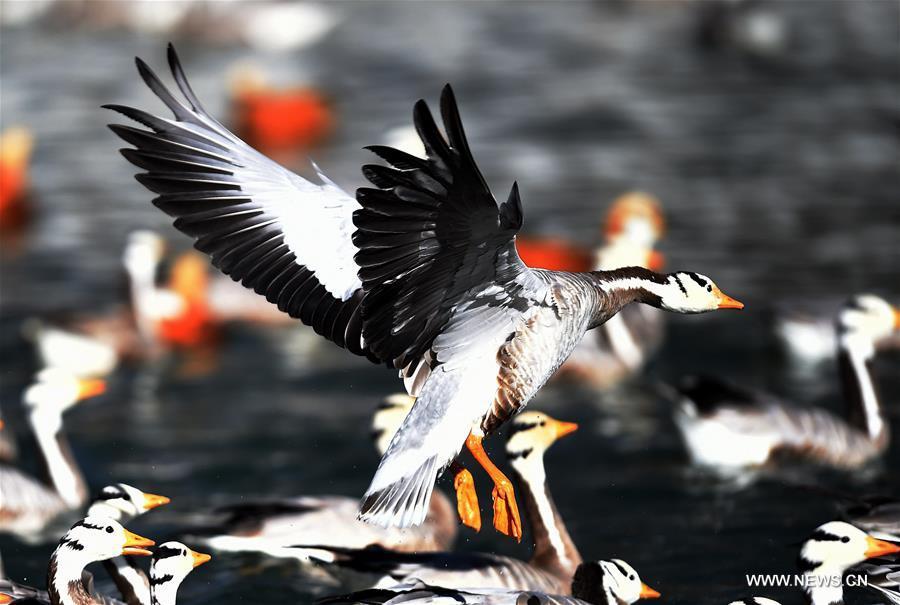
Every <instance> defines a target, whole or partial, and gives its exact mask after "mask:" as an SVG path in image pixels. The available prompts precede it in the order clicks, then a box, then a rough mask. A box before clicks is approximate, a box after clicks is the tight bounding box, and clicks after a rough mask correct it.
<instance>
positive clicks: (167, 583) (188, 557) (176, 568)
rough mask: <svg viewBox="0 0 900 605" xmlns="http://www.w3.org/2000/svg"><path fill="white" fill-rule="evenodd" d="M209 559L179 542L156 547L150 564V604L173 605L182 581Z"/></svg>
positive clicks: (207, 556)
mask: <svg viewBox="0 0 900 605" xmlns="http://www.w3.org/2000/svg"><path fill="white" fill-rule="evenodd" d="M211 558H212V557H210V556H209V555H207V554H204V553H200V552H195V551H193V550H191V549H190V548H188V547H187V546H185V545H184V544H182V543H181V542H165V543H163V544H160V545H159V546H158V547H156V548H155V549H154V551H153V561H152V563H151V564H150V586H151V595H150V602H151V604H152V605H175V603H176V595H177V593H178V587H179V586H181V583H182V582H183V581H184V579H185V578H186V577H187V576H188V574H189V573H191V572H192V571H194V570H195V569H196V568H198V567H199V566H201V565H203V564H204V563H206V562H207V561H209V560H210V559H211Z"/></svg>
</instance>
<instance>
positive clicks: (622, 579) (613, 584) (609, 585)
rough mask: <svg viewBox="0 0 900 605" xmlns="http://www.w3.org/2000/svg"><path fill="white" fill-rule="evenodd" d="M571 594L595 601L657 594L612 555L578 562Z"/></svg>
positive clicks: (604, 604)
mask: <svg viewBox="0 0 900 605" xmlns="http://www.w3.org/2000/svg"><path fill="white" fill-rule="evenodd" d="M572 596H574V597H576V598H579V599H582V600H584V601H587V602H589V603H594V604H595V605H630V604H631V603H634V602H636V601H638V600H640V599H656V598H659V596H660V594H659V593H658V592H657V591H656V590H654V589H652V588H650V587H649V586H647V585H646V584H644V583H643V582H642V581H641V577H640V576H639V575H638V573H637V571H635V569H634V568H633V567H632V566H631V565H629V564H628V563H626V562H625V561H623V560H621V559H612V560H610V561H591V562H587V563H582V564H581V565H579V566H578V569H577V570H575V576H574V578H573V579H572Z"/></svg>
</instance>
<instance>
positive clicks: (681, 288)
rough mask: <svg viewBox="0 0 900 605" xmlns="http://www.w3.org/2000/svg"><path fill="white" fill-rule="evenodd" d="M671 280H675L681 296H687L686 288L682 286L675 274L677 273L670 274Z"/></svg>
mask: <svg viewBox="0 0 900 605" xmlns="http://www.w3.org/2000/svg"><path fill="white" fill-rule="evenodd" d="M672 278H673V279H674V280H675V283H677V284H678V288H679V289H680V290H681V292H682V294H684V295H685V296H687V288H685V287H684V284H683V283H681V278H680V277H678V274H677V273H673V274H672Z"/></svg>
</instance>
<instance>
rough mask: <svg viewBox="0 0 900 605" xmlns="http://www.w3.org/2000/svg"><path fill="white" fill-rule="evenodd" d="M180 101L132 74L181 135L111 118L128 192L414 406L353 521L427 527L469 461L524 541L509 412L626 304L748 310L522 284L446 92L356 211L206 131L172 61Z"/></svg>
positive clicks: (599, 287) (609, 290) (343, 197)
mask: <svg viewBox="0 0 900 605" xmlns="http://www.w3.org/2000/svg"><path fill="white" fill-rule="evenodd" d="M168 59H169V67H170V68H171V71H172V74H173V77H174V79H175V82H176V84H177V85H178V89H179V91H180V92H181V95H182V97H183V98H184V100H183V101H182V100H179V99H178V98H176V97H175V96H174V95H173V94H172V93H171V92H170V91H169V90H168V89H167V88H166V87H165V85H164V84H163V83H162V82H161V81H160V80H159V78H158V77H157V76H156V75H155V74H154V73H153V72H152V71H151V70H150V68H149V67H148V66H147V65H146V64H145V63H144V62H143V61H141V60H140V59H138V60H137V66H138V71H139V73H140V75H141V77H142V78H143V80H144V82H145V83H146V84H147V85H148V86H149V87H150V89H151V90H152V91H153V92H154V93H155V94H156V95H157V96H158V97H159V98H160V99H161V100H162V101H163V102H164V103H165V105H166V106H167V107H168V108H169V109H170V110H171V111H172V112H173V114H174V118H175V119H174V120H172V119H166V118H161V117H157V116H154V115H151V114H149V113H146V112H144V111H141V110H138V109H133V108H130V107H124V106H121V105H110V106H107V108H109V109H113V110H115V111H118V112H119V113H121V114H123V115H125V116H126V117H128V118H131V119H133V120H135V121H136V122H138V123H139V124H141V125H143V126H145V127H146V129H140V128H134V127H130V126H123V125H118V124H114V125H111V126H110V127H111V128H112V130H113V132H115V133H116V134H117V135H118V136H120V137H121V138H122V139H123V140H125V141H126V142H127V143H129V144H131V145H133V146H134V148H127V149H123V150H122V154H123V155H124V156H125V158H126V159H128V160H129V161H130V162H132V163H133V164H134V165H136V166H138V167H139V168H142V169H144V170H146V171H147V172H144V173H141V174H138V175H137V177H136V178H137V179H138V181H139V182H141V183H142V184H143V185H145V186H146V187H147V188H148V189H150V190H151V191H154V192H156V193H158V194H159V196H158V197H157V198H156V199H155V200H154V204H155V205H157V206H158V207H159V208H160V209H162V210H163V211H165V212H167V213H169V214H171V215H173V216H175V217H176V220H175V227H176V228H178V229H179V230H181V231H183V232H184V233H186V234H187V235H189V236H192V237H194V238H196V240H197V241H196V243H195V246H196V247H197V248H198V249H200V250H201V251H203V252H206V253H207V254H209V255H210V256H211V257H212V261H213V264H214V265H216V266H217V267H219V268H220V269H221V270H222V271H224V272H225V273H227V274H228V275H230V276H231V277H232V279H234V280H236V281H237V280H240V281H241V282H242V283H243V284H244V285H245V286H247V287H249V288H253V289H254V290H256V291H257V292H258V293H261V294H264V295H265V296H266V297H267V298H268V300H269V301H271V302H273V303H276V304H277V305H278V306H279V308H280V309H282V310H283V311H285V312H287V313H289V314H290V315H292V316H294V317H297V318H299V319H300V320H301V321H302V322H303V323H306V324H308V325H311V326H312V327H313V328H314V329H315V330H316V332H318V333H320V334H322V335H324V336H325V337H326V338H328V339H329V340H332V341H333V342H335V343H336V344H338V345H340V346H343V347H345V348H347V349H348V350H349V351H351V352H353V353H356V354H358V355H363V356H365V357H367V358H369V359H370V360H372V361H375V362H378V363H388V364H390V365H392V366H393V367H394V368H396V369H398V370H401V371H402V372H403V375H404V377H405V378H406V379H407V382H408V384H409V385H411V387H410V388H412V391H411V392H410V394H411V395H414V396H417V397H418V398H417V400H416V403H415V405H414V407H413V410H412V411H411V412H410V414H409V415H408V416H407V418H406V420H404V423H403V426H401V428H400V430H399V431H398V432H397V434H396V435H395V436H394V439H393V441H392V442H391V445H390V446H389V447H388V451H387V452H386V453H385V455H384V457H383V458H382V461H381V464H380V465H379V467H378V470H377V471H376V473H375V476H374V478H373V480H372V483H371V485H370V487H369V489H368V490H367V491H366V493H365V495H364V497H363V500H362V503H361V506H360V518H361V519H363V520H365V521H368V522H371V523H374V524H376V525H382V526H398V527H408V526H410V525H418V524H420V523H422V521H424V519H425V517H426V514H427V511H428V506H429V504H428V503H429V502H430V500H431V492H432V489H433V487H434V483H435V481H436V479H437V478H438V476H439V475H440V474H441V473H442V471H443V470H444V468H445V467H446V466H447V465H448V464H449V463H450V462H451V461H452V460H453V459H454V458H456V456H457V454H458V453H459V451H460V448H461V447H462V446H463V445H466V446H467V447H468V449H469V450H470V451H471V452H472V454H473V455H474V457H475V458H476V460H478V462H479V463H480V464H481V465H482V466H483V467H484V468H485V470H486V471H487V472H488V474H489V475H490V477H491V479H492V480H493V482H494V485H495V489H494V526H495V527H496V528H497V529H499V530H500V531H502V532H503V533H506V534H509V535H512V536H515V537H516V538H520V537H521V520H520V519H519V515H518V508H517V506H516V503H515V499H514V494H513V491H512V486H511V483H510V481H509V479H507V477H506V476H505V475H504V474H503V473H502V472H501V471H500V469H498V468H497V467H496V466H495V465H494V464H493V463H492V462H491V461H490V459H489V458H488V457H487V454H486V453H485V451H484V449H483V447H482V444H481V442H482V438H483V437H484V435H485V434H488V433H491V432H493V431H494V430H495V429H496V428H497V427H499V426H500V425H502V424H503V423H504V422H505V421H506V420H508V419H509V418H510V417H511V416H512V415H513V414H515V413H516V412H517V411H519V410H520V409H521V408H522V407H523V406H524V405H525V404H526V403H527V402H528V401H529V400H530V399H531V397H532V396H533V395H534V394H535V393H536V392H537V391H538V390H539V389H540V387H541V386H543V384H544V383H545V382H546V381H547V379H548V378H549V377H550V376H551V375H552V374H553V372H554V371H555V370H556V369H557V368H558V367H559V365H560V364H561V363H562V362H563V361H565V359H566V357H567V356H568V355H569V353H570V352H571V351H572V349H573V348H574V346H575V345H576V344H577V343H578V341H579V340H580V339H581V336H582V335H583V334H584V332H585V331H586V330H588V329H591V328H595V327H597V326H599V325H601V324H602V323H603V322H605V321H606V320H607V319H609V318H610V317H612V316H613V315H615V314H616V313H617V312H618V311H619V310H620V309H621V308H622V307H624V306H625V305H626V304H628V303H630V302H634V301H638V302H642V303H645V304H649V305H653V306H657V307H660V308H664V309H667V310H669V311H674V312H679V313H700V312H705V311H712V310H715V309H721V308H740V307H741V306H743V305H741V304H740V303H738V302H737V301H735V300H734V299H732V298H730V297H728V296H726V295H725V294H723V293H722V292H721V290H719V288H718V287H716V286H715V284H713V282H712V281H711V280H710V279H709V278H707V277H703V276H701V275H698V274H696V273H684V272H682V273H673V274H669V275H661V274H658V273H654V272H651V271H648V270H646V269H643V268H639V267H631V268H626V269H618V270H616V271H598V272H589V273H580V274H570V273H558V272H553V271H544V270H537V269H529V268H528V267H526V266H525V265H524V264H523V263H522V262H521V260H520V259H519V257H518V255H517V253H516V250H515V236H516V233H517V232H518V230H519V228H520V227H521V225H522V220H523V214H522V205H521V201H520V199H519V193H518V188H517V187H516V186H515V185H514V186H513V188H512V191H511V193H510V196H509V199H508V201H507V202H505V203H503V204H500V205H498V204H497V202H496V200H495V199H494V196H493V194H492V193H491V191H490V189H489V188H488V186H487V183H486V182H485V180H484V178H483V177H482V175H481V172H480V171H479V170H478V167H477V165H476V164H475V161H474V159H473V158H472V155H471V152H470V151H469V146H468V143H467V142H466V138H465V134H464V132H463V127H462V122H461V120H460V116H459V112H458V110H457V106H456V100H455V98H454V95H453V92H452V90H451V89H450V87H449V86H447V87H445V89H444V92H443V94H442V96H441V113H442V116H443V119H444V130H445V133H446V138H445V136H444V135H442V134H441V132H440V131H439V130H438V127H437V125H436V124H435V122H434V119H433V117H432V115H431V112H430V111H429V109H428V106H427V105H426V104H425V102H424V101H419V102H418V103H417V104H416V107H415V111H414V121H415V125H416V129H417V131H418V133H419V136H420V138H421V139H422V142H423V143H424V145H425V148H426V150H427V152H428V154H427V159H420V158H416V157H414V156H410V155H408V154H405V153H403V152H400V151H397V150H395V149H391V148H389V147H383V146H375V147H372V148H370V149H371V150H372V151H373V152H375V153H376V154H378V155H379V156H380V157H382V158H383V159H385V160H386V161H387V162H388V163H389V164H391V167H385V166H381V165H367V166H364V167H363V173H364V174H365V176H366V177H367V178H368V179H369V181H371V183H372V184H373V185H374V187H373V188H361V189H359V190H358V191H357V193H356V198H354V197H352V196H350V195H348V194H346V193H345V192H343V191H342V190H341V189H340V188H339V187H338V186H337V185H335V184H334V183H333V182H332V181H331V180H329V179H328V178H327V177H326V176H324V174H322V173H321V172H319V171H317V172H318V176H319V179H320V181H321V184H316V183H313V182H310V181H307V180H305V179H303V178H301V177H299V176H297V175H295V174H293V173H291V172H289V171H287V170H286V169H284V168H282V167H281V166H279V165H278V164H276V163H274V162H272V161H271V160H269V159H268V158H266V157H264V156H262V155H260V154H259V153H257V152H256V151H254V150H253V149H252V148H250V147H249V146H248V145H247V144H246V143H244V142H243V141H241V140H240V139H238V138H237V137H236V136H235V135H234V134H232V133H231V132H229V131H228V130H227V129H226V128H225V127H224V126H222V125H221V124H220V123H219V122H217V121H216V120H215V119H214V118H213V117H212V116H210V115H209V114H208V113H207V112H206V111H205V110H204V109H203V107H202V105H201V104H200V101H199V100H198V99H197V97H196V95H195V94H194V92H193V91H192V90H191V87H190V85H189V84H188V82H187V79H186V77H185V75H184V71H183V69H182V67H181V65H180V62H179V61H178V57H177V56H176V54H175V51H174V49H173V48H172V46H171V45H170V46H169V51H168Z"/></svg>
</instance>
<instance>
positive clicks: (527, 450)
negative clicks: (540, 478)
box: [506, 412, 578, 478]
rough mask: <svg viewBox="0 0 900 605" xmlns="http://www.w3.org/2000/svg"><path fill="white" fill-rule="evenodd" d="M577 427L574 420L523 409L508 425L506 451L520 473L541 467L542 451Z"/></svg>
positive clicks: (526, 472) (527, 474)
mask: <svg viewBox="0 0 900 605" xmlns="http://www.w3.org/2000/svg"><path fill="white" fill-rule="evenodd" d="M577 429H578V425H577V424H575V423H574V422H562V421H560V420H556V419H555V418H552V417H550V416H548V415H547V414H544V413H543V412H522V413H521V414H519V415H518V416H516V417H515V418H513V420H512V422H510V425H509V429H508V430H509V432H508V433H507V435H508V437H507V440H506V455H507V457H508V458H509V461H510V464H511V465H512V467H513V468H515V469H516V470H517V471H518V472H519V473H520V474H521V475H522V476H524V477H526V478H527V477H529V475H530V474H531V471H533V470H534V469H535V468H536V467H538V468H543V458H544V453H545V452H546V451H547V450H548V449H549V448H550V446H551V445H553V444H554V443H556V441H557V439H560V438H562V437H565V436H566V435H568V434H569V433H572V432H573V431H575V430H577Z"/></svg>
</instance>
